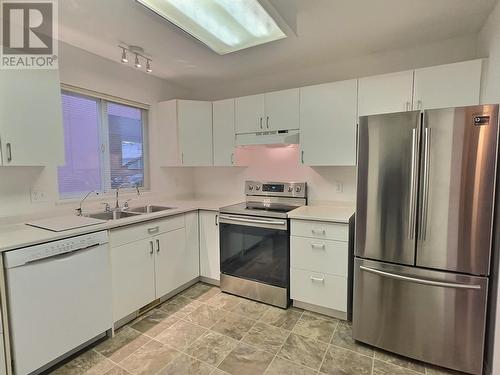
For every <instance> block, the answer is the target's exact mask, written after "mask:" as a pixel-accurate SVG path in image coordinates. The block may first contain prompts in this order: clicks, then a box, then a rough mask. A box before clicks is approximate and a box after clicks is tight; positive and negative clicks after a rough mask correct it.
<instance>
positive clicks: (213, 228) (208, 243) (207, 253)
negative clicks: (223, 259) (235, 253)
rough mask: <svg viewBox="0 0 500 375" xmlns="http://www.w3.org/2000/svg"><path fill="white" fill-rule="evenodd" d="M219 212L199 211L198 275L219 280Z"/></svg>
mask: <svg viewBox="0 0 500 375" xmlns="http://www.w3.org/2000/svg"><path fill="white" fill-rule="evenodd" d="M218 219H219V212H214V211H200V275H201V276H202V277H206V278H208V279H212V280H217V281H218V280H220V249H219V220H218Z"/></svg>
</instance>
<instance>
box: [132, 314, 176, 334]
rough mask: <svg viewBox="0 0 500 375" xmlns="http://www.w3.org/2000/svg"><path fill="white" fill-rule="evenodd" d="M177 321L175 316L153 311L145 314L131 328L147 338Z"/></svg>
mask: <svg viewBox="0 0 500 375" xmlns="http://www.w3.org/2000/svg"><path fill="white" fill-rule="evenodd" d="M178 320H179V319H178V318H177V317H176V316H173V315H170V314H169V313H167V312H165V311H163V310H160V309H154V310H151V311H150V312H148V313H146V315H144V317H143V318H142V319H140V320H138V321H136V322H135V323H134V324H132V325H131V327H132V328H133V329H135V330H137V331H139V332H142V333H144V334H146V335H148V336H151V337H154V336H156V335H158V334H159V333H161V332H163V331H164V330H166V329H167V328H168V327H170V326H171V325H173V324H174V323H176V322H177V321H178Z"/></svg>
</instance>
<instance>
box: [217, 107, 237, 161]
mask: <svg viewBox="0 0 500 375" xmlns="http://www.w3.org/2000/svg"><path fill="white" fill-rule="evenodd" d="M213 134H214V141H213V144H214V165H216V166H230V165H233V163H234V99H227V100H220V101H217V102H213Z"/></svg>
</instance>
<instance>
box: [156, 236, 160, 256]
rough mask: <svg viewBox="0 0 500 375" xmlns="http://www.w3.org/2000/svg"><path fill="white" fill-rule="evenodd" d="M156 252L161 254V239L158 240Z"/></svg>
mask: <svg viewBox="0 0 500 375" xmlns="http://www.w3.org/2000/svg"><path fill="white" fill-rule="evenodd" d="M156 252H157V253H159V252H160V240H159V239H156Z"/></svg>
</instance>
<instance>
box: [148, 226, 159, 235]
mask: <svg viewBox="0 0 500 375" xmlns="http://www.w3.org/2000/svg"><path fill="white" fill-rule="evenodd" d="M159 231H160V227H152V228H148V233H149V234H154V233H158V232H159Z"/></svg>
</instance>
